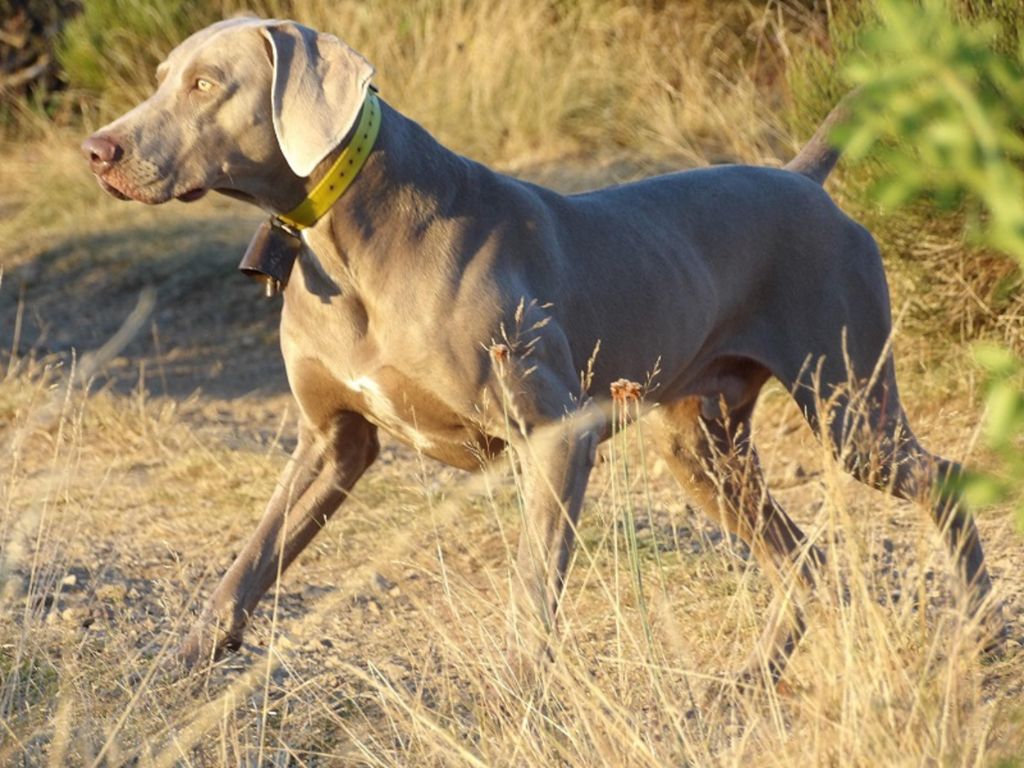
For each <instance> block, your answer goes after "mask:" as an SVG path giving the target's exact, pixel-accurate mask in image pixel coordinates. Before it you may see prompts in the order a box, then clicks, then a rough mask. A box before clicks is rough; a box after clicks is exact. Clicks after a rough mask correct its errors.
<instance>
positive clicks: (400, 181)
mask: <svg viewBox="0 0 1024 768" xmlns="http://www.w3.org/2000/svg"><path fill="white" fill-rule="evenodd" d="M373 73H374V70H373V67H372V66H371V65H370V64H369V63H368V62H367V61H366V60H365V59H364V58H363V57H362V56H360V55H359V54H358V53H356V51H354V50H352V49H351V48H350V47H348V46H347V45H345V43H343V42H342V41H341V40H339V39H337V38H336V37H333V36H330V35H326V34H320V33H317V32H316V31H314V30H312V29H309V28H307V27H304V26H301V25H299V24H296V23H294V22H290V21H273V20H269V21H268V20H259V19H251V18H250V19H234V20H230V21H224V22H221V23H218V24H214V25H213V26H211V27H209V28H207V29H204V30H202V31H200V32H198V33H196V34H194V35H193V36H192V37H190V38H189V39H187V40H186V41H185V42H184V43H182V44H181V45H180V46H178V47H177V48H176V49H175V50H174V51H172V52H171V54H170V56H169V57H168V58H167V61H165V62H164V63H163V64H161V65H160V67H159V68H158V70H157V74H158V77H159V83H160V84H159V87H158V89H157V91H156V93H155V94H154V95H153V96H152V97H150V98H149V99H148V100H146V101H145V102H143V103H142V104H140V105H139V106H138V107H136V108H135V109H133V110H132V111H131V112H129V113H128V114H126V115H125V116H123V117H122V118H120V119H118V120H116V121H115V122H113V123H111V124H110V125H108V126H106V127H105V128H103V129H102V130H100V131H99V132H97V133H96V134H95V135H93V136H91V137H90V138H89V139H87V140H86V141H85V142H84V144H83V145H82V146H83V151H84V153H85V155H86V157H87V158H88V159H89V161H90V163H91V165H92V169H93V172H94V173H95V174H96V176H97V178H98V179H99V182H100V184H101V185H102V186H103V188H104V189H105V190H107V191H108V192H110V193H111V194H113V195H115V196H117V197H120V198H124V199H129V198H130V199H133V200H138V201H141V202H144V203H151V204H156V203H163V202H166V201H168V200H171V199H181V200H194V199H197V198H198V197H200V196H202V195H203V194H204V193H205V192H206V191H208V190H211V189H212V190H216V191H218V192H221V193H223V194H227V195H230V196H232V197H236V198H240V199H242V200H246V201H248V202H251V203H253V204H255V205H258V206H260V207H261V208H263V209H264V210H266V211H268V212H270V213H271V214H273V215H274V216H275V219H274V224H273V226H272V227H269V228H268V229H267V232H265V233H264V234H265V235H266V238H267V239H268V242H269V244H268V243H263V244H257V247H256V253H255V255H254V258H253V262H252V264H251V265H250V267H251V268H252V270H253V271H256V272H263V273H265V274H266V276H267V280H268V285H269V286H270V287H271V289H277V288H280V289H281V290H283V294H284V305H283V309H282V314H281V349H282V352H283V354H284V360H285V364H286V367H287V371H288V380H289V382H290V384H291V389H292V392H293V393H294V395H295V398H296V400H297V401H298V404H299V407H300V409H301V414H302V415H301V426H300V434H299V440H298V446H297V448H296V449H295V453H294V455H293V456H292V458H291V460H290V461H289V463H288V466H287V467H286V469H285V470H284V474H283V475H282V477H281V479H280V482H279V484H278V486H277V490H276V491H275V493H274V495H273V497H272V498H271V500H270V503H269V505H268V507H267V510H266V513H265V515H264V517H263V519H262V521H261V522H260V524H259V526H258V528H257V529H256V532H255V533H254V534H253V536H252V538H251V539H250V540H249V542H248V543H247V544H246V546H245V548H244V549H243V550H242V552H241V553H240V554H239V555H238V558H237V559H236V560H235V562H234V563H233V565H232V566H231V568H230V569H229V570H228V572H227V574H226V575H225V576H224V578H223V580H222V581H221V582H220V584H219V585H218V586H217V588H216V590H215V591H214V592H213V594H212V596H211V597H210V600H209V602H208V603H207V605H206V607H205V609H204V611H203V613H202V615H201V617H200V619H199V620H198V621H197V623H196V625H195V627H194V628H193V629H192V631H191V632H190V634H189V636H188V638H187V639H186V640H185V642H184V645H183V646H182V650H181V655H182V658H183V660H184V661H185V662H186V663H187V664H190V665H191V664H194V663H195V662H197V661H199V660H203V659H211V658H214V657H215V656H216V655H217V654H218V653H219V652H220V651H221V650H222V649H223V648H225V647H232V646H236V645H237V644H238V642H239V641H240V638H241V636H242V633H243V630H244V627H245V624H246V620H247V617H248V616H249V615H250V613H251V612H252V611H253V609H254V608H255V606H256V604H257V603H258V601H259V600H260V598H261V597H262V596H263V594H264V593H265V592H266V591H267V589H268V588H269V587H270V586H271V585H272V584H273V583H274V581H275V579H276V578H277V577H278V574H279V572H280V571H282V570H283V569H285V568H287V567H288V565H289V564H290V563H291V562H292V561H293V560H294V559H295V557H296V556H297V555H298V554H299V552H301V551H302V549H303V547H305V546H306V545H307V544H308V543H309V541H310V540H311V539H312V538H313V536H315V535H316V533H317V531H319V530H320V529H321V528H322V527H323V526H324V524H325V523H326V521H327V519H328V518H329V517H330V516H331V515H332V514H334V512H335V510H336V509H337V508H338V506H339V505H340V504H341V503H342V502H343V501H344V500H345V499H346V497H347V495H348V493H349V491H350V490H351V489H352V487H353V486H354V485H355V483H356V481H357V480H358V479H359V478H360V476H361V475H362V474H363V472H364V471H365V470H366V469H367V468H368V467H369V466H370V465H371V464H372V463H373V461H374V459H375V457H376V456H377V452H378V442H377V430H378V428H382V429H384V430H386V431H387V432H389V433H391V434H392V435H394V436H395V437H396V438H398V439H399V440H402V441H403V442H405V443H407V444H409V445H411V446H413V447H415V448H416V450H418V451H422V452H423V453H425V454H427V455H429V456H433V457H435V458H437V459H439V460H441V461H443V462H446V463H448V464H451V465H453V466H456V467H461V468H464V469H474V468H477V467H479V466H480V464H481V462H483V461H486V460H487V459H488V458H490V457H492V456H494V455H496V454H498V453H499V452H501V451H502V450H503V449H504V448H505V446H506V445H507V446H510V447H511V449H512V450H513V451H514V452H515V455H516V456H517V458H518V460H519V461H520V462H521V464H522V467H523V473H524V477H525V485H526V501H525V505H526V514H525V518H524V523H523V531H522V533H521V536H520V544H519V553H518V558H517V567H516V574H517V579H515V584H514V587H513V590H512V596H511V603H512V606H511V612H510V616H511V621H512V624H513V627H514V629H515V631H516V632H517V633H518V635H519V638H520V640H519V642H518V643H517V645H518V646H519V647H520V648H522V647H523V644H525V648H523V650H524V653H523V654H522V655H523V657H524V658H525V659H527V660H532V662H535V661H538V660H540V659H541V658H543V657H544V655H545V654H546V653H547V646H546V642H547V632H548V630H549V629H550V627H551V626H552V624H553V621H554V616H555V611H556V607H557V604H558V600H559V596H560V592H561V589H562V583H563V579H564V575H565V570H566V567H567V564H568V562H569V557H570V554H571V549H572V544H573V537H574V532H575V528H576V522H577V518H578V515H579V511H580V506H581V503H582V499H583V495H584V490H585V488H586V485H587V478H588V476H589V473H590V470H591V467H592V465H593V462H594V457H595V450H596V448H597V445H598V443H600V442H601V441H602V440H603V439H605V438H606V437H607V436H608V435H609V414H608V409H607V408H606V407H604V406H602V404H601V402H604V403H605V404H606V403H607V393H609V391H610V390H612V389H614V391H615V393H617V394H618V396H619V397H621V398H630V397H635V396H636V395H637V390H638V389H639V388H638V387H636V386H633V385H630V384H628V382H649V386H647V387H646V391H645V393H644V394H645V399H646V405H647V406H648V407H649V408H650V411H651V413H650V417H651V419H652V421H654V422H656V424H657V426H658V429H657V432H658V433H659V436H660V444H659V451H660V455H661V456H663V457H664V459H665V460H666V462H667V463H668V465H669V466H670V467H671V469H672V471H673V473H674V474H675V476H676V477H677V478H678V480H679V481H680V482H681V483H682V484H683V485H684V486H685V487H686V489H687V491H688V492H689V493H690V494H691V495H692V496H693V497H694V498H695V499H696V500H697V501H699V502H700V503H701V504H702V505H703V508H704V509H705V511H707V512H708V513H710V514H712V515H713V516H714V517H715V519H717V520H718V521H719V522H720V523H721V524H722V525H723V527H725V528H726V529H728V530H729V531H731V532H734V533H736V534H738V535H739V536H741V537H742V538H743V539H744V540H746V541H747V542H748V543H749V544H750V546H751V548H752V550H753V552H754V554H755V556H756V557H757V560H758V562H759V563H760V564H761V566H762V567H763V568H764V569H765V570H766V572H767V573H768V574H769V576H770V577H771V579H772V581H773V583H774V584H775V585H776V588H777V594H778V595H779V596H780V597H779V598H778V602H779V605H780V608H779V614H780V618H779V619H778V620H776V621H772V622H770V624H769V627H768V628H767V629H766V631H765V634H764V637H763V638H762V642H761V644H760V647H759V648H757V649H756V651H755V653H753V654H752V658H751V661H750V662H749V666H748V668H747V669H746V670H745V671H744V675H745V676H746V678H747V679H749V678H751V677H752V676H755V675H760V674H761V673H762V672H764V671H767V672H768V673H770V675H771V676H777V675H778V674H779V673H780V672H781V670H782V669H783V667H784V665H785V662H786V659H787V658H788V656H789V654H790V652H791V651H792V649H793V647H794V645H795V644H796V642H797V641H798V640H799V637H800V635H801V633H802V632H803V629H804V619H803V612H802V609H801V603H802V602H803V601H804V595H805V593H809V592H810V591H811V590H812V589H813V587H814V584H815V581H816V573H817V572H818V571H819V570H820V565H821V563H822V562H823V558H822V555H821V553H820V552H819V551H818V549H817V548H816V547H815V546H814V544H813V543H812V542H810V541H809V540H808V539H807V538H806V537H805V535H804V534H803V532H802V531H801V530H800V529H799V528H798V527H797V525H796V524H795V523H794V522H793V521H792V520H790V518H789V517H788V516H787V515H786V513H785V512H784V511H783V509H782V508H781V507H780V506H779V505H778V504H777V503H776V502H775V500H774V499H773V498H772V497H771V495H770V494H769V492H768V490H767V488H766V486H765V483H764V479H763V477H762V476H761V473H760V471H759V470H758V463H757V457H756V454H755V451H754V448H753V446H752V444H751V441H750V418H751V412H752V410H753V408H754V403H755V401H756V400H757V396H758V392H759V391H760V389H761V387H762V385H764V383H765V382H766V381H767V380H768V379H769V378H770V377H772V376H774V377H776V378H777V379H778V380H779V381H780V382H781V383H782V385H783V386H784V387H786V389H788V390H789V391H790V392H792V394H793V396H794V397H795V398H796V401H797V403H798V404H799V406H800V409H801V411H802V412H803V413H804V415H805V416H806V417H807V419H808V421H809V422H810V423H811V425H812V427H813V428H814V429H815V430H816V431H817V432H818V433H819V434H821V435H823V439H824V440H826V441H827V442H828V443H829V444H830V446H831V447H832V449H833V450H834V452H835V455H836V456H837V458H839V460H840V461H841V462H842V463H843V466H845V467H846V468H847V469H848V470H849V472H850V473H852V474H853V475H854V477H856V478H857V479H859V480H861V481H862V482H864V483H867V484H869V485H871V486H874V487H876V488H879V489H883V490H886V491H888V492H890V493H894V494H896V495H898V496H900V497H902V498H910V499H915V500H918V501H920V502H922V503H924V504H927V505H928V506H929V507H930V508H931V510H932V511H933V515H934V519H935V522H936V523H937V524H938V526H939V527H940V529H942V531H943V532H944V535H945V536H946V538H947V542H948V546H949V549H950V551H951V552H952V554H953V557H954V559H955V562H956V565H957V569H958V572H959V575H960V576H961V578H962V580H963V583H964V585H965V587H966V591H967V594H968V606H969V609H970V610H971V611H972V612H975V613H977V612H978V611H980V610H982V609H983V608H984V607H986V606H987V605H988V602H989V601H986V600H985V599H984V598H985V597H986V595H987V594H988V593H989V590H990V581H989V576H988V572H987V570H986V567H985V563H984V556H983V554H982V549H981V544H980V542H979V540H978V534H977V530H976V528H975V525H974V522H973V521H972V519H971V517H970V515H969V514H968V513H967V512H966V511H965V510H964V509H963V507H962V506H961V505H960V504H959V503H958V501H957V499H956V495H955V491H954V490H952V489H953V486H954V485H955V483H952V482H950V481H951V480H955V479H956V477H957V475H958V474H959V471H960V470H959V467H957V466H956V465H955V464H953V463H952V462H949V461H946V460H944V459H942V458H939V457H937V456H934V455H932V454H929V453H928V452H927V451H925V449H924V448H922V447H921V446H920V445H919V444H918V442H917V441H916V440H915V438H914V436H913V434H912V433H911V431H910V428H909V427H908V425H907V419H906V416H905V414H904V412H903V409H902V407H901V406H900V401H899V397H898V395H897V388H896V380H895V376H894V371H893V361H892V358H891V355H890V351H889V347H888V343H889V336H890V332H891V318H890V309H889V294H888V288H887V285H886V280H885V275H884V273H883V271H882V263H881V260H880V258H879V253H878V249H877V247H876V245H875V242H874V240H873V239H872V237H871V235H870V234H869V233H868V232H867V231H866V230H865V229H864V228H863V227H861V226H860V225H858V224H857V223H856V222H854V221H852V220H850V219H849V218H848V217H847V216H846V215H844V214H843V212H842V211H840V210H839V209H838V208H837V207H836V205H835V204H834V203H833V202H832V200H831V199H830V198H829V196H828V195H827V194H826V193H825V192H824V191H823V189H822V187H821V184H822V182H823V181H824V179H825V177H826V176H827V175H828V173H829V171H830V170H831V168H832V166H833V165H834V163H835V161H836V158H837V155H836V153H835V152H834V151H833V150H832V149H830V148H829V147H828V145H827V143H826V140H825V131H824V130H819V132H818V134H816V136H815V138H813V139H812V140H811V142H810V143H809V144H808V146H807V147H806V148H805V149H804V150H803V151H802V152H801V153H800V154H799V155H798V156H797V158H796V159H794V161H793V162H791V163H790V164H789V165H788V166H787V167H786V168H785V169H770V168H755V167H744V166H724V167H716V168H706V169H699V170H692V171H687V172H685V173H675V174H670V175H666V176H660V177H657V178H652V179H647V180H644V181H640V182H637V183H633V184H625V185H622V186H617V187H612V188H609V189H603V190H600V191H597V192H590V193H586V194H580V195H573V196H568V197H567V196H563V195H559V194H556V193H555V192H552V191H550V190H547V189H544V188H541V187H538V186H535V185H532V184H528V183H525V182H522V181H518V180H516V179H512V178H509V177H507V176H503V175H501V174H498V173H495V172H493V171H491V170H489V169H487V168H485V167H483V166H482V165H479V164H478V163H475V162H473V161H471V160H468V159H466V158H464V157H460V156H459V155H457V154H455V153H453V152H451V151H449V150H447V149H445V148H444V147H442V146H441V145H439V144H438V143H437V142H436V141H434V139H433V138H431V136H430V135H429V134H428V133H427V132H426V131H424V130H423V129H422V128H421V127H420V126H419V125H417V124H416V123H414V122H413V121H411V120H409V119H408V118H406V117H403V116H402V115H401V114H399V113H398V112H397V111H395V110H394V109H393V108H391V107H390V106H389V105H388V104H386V103H384V102H382V101H381V100H380V99H379V98H378V97H377V96H376V94H375V92H374V91H373V89H372V88H371V87H370V79H371V77H372V75H373ZM300 237H301V240H300V239H299V238H300ZM293 260H297V264H298V268H297V269H295V270H294V271H292V270H290V266H291V262H292V261H293ZM595 350H598V351H595ZM583 372H587V375H585V376H582V374H583ZM581 376H582V379H583V381H581ZM619 380H624V382H620V381H619ZM616 384H617V386H614V385H616ZM588 393H593V394H594V397H590V396H588ZM598 395H603V396H604V397H600V398H599V397H597V396H598ZM793 574H796V582H797V583H798V584H799V585H800V587H801V589H799V590H797V594H796V595H792V594H785V593H786V592H788V591H790V590H788V589H787V588H786V584H787V579H789V578H790V577H791V576H792V575H793ZM997 614H998V611H993V612H992V615H994V616H996V622H997V623H1001V617H999V616H998V615H997ZM995 634H996V635H998V634H999V631H998V629H997V630H996V632H995Z"/></svg>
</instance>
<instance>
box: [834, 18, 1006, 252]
mask: <svg viewBox="0 0 1024 768" xmlns="http://www.w3.org/2000/svg"><path fill="white" fill-rule="evenodd" d="M876 7H877V12H878V21H877V23H876V24H873V25H872V26H870V27H869V28H867V29H866V30H865V31H864V33H863V35H862V36H861V40H860V47H861V52H860V53H859V54H857V55H854V56H853V57H852V59H851V60H850V61H849V62H848V64H847V66H846V74H847V76H848V78H849V79H850V81H851V82H853V83H854V84H856V85H859V86H860V88H861V90H860V92H859V93H858V94H857V97H856V103H855V105H854V120H853V121H852V122H851V123H850V124H849V126H848V127H847V128H846V130H845V135H840V136H839V138H840V139H841V140H842V141H843V142H844V144H845V146H846V151H847V153H848V154H849V155H850V156H851V157H853V158H861V157H864V156H865V155H866V154H867V153H868V152H869V151H872V152H874V153H876V156H877V157H878V158H879V159H881V160H882V161H883V163H884V165H885V166H886V167H887V168H888V169H889V170H890V173H889V174H888V175H887V176H886V178H885V179H884V180H882V181H880V182H879V184H878V185H877V187H876V190H875V192H876V195H877V199H878V200H879V202H881V203H882V204H883V205H887V206H898V205H902V204H905V203H908V202H911V201H913V200H915V199H917V198H920V197H927V198H930V199H931V200H933V201H934V202H936V203H938V204H939V205H942V206H944V207H947V208H952V207H958V206H960V205H962V204H966V205H967V206H968V207H969V208H971V209H972V210H971V213H972V217H971V221H972V224H973V227H972V232H973V234H974V235H975V236H977V237H979V238H980V239H982V240H984V241H985V242H986V243H987V244H989V245H991V246H993V247H995V248H998V249H999V250H1001V251H1003V252H1004V253H1007V254H1009V255H1010V256H1012V257H1014V258H1015V259H1016V260H1017V261H1018V263H1020V264H1024V169H1022V167H1021V163H1020V161H1021V160H1024V138H1022V136H1021V134H1020V126H1021V119H1022V115H1024V48H1021V47H1018V50H1017V51H1015V53H1014V54H1013V55H1006V54H1003V53H1000V52H999V51H998V50H997V49H996V47H995V44H996V40H997V38H998V36H999V33H1000V27H999V25H998V24H996V23H995V22H994V21H991V20H987V21H981V22H976V23H972V22H970V21H969V20H967V19H964V18H957V17H956V16H955V15H954V11H953V9H952V8H951V7H950V3H948V2H946V0H922V2H920V3H915V2H906V0H902V1H900V0H879V2H878V3H877V6H876Z"/></svg>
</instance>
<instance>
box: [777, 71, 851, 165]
mask: <svg viewBox="0 0 1024 768" xmlns="http://www.w3.org/2000/svg"><path fill="white" fill-rule="evenodd" d="M857 90H858V89H854V90H852V91H850V92H849V93H848V94H846V95H845V96H844V97H843V98H842V99H840V100H839V103H838V104H836V105H835V106H834V107H833V108H832V111H831V112H829V113H828V115H827V116H826V117H825V119H824V120H823V121H822V123H821V125H819V126H818V130H816V131H815V132H814V135H813V136H811V139H810V141H808V142H807V143H806V144H805V145H804V147H803V149H801V150H800V152H799V153H797V156H796V157H794V158H793V159H792V160H790V161H789V162H788V163H786V164H785V165H784V166H783V167H784V168H785V169H786V170H787V171H792V172H793V173H799V174H800V175H801V176H806V177H807V178H809V179H811V180H812V181H816V182H817V183H818V184H824V183H825V179H827V178H828V175H829V174H830V173H831V172H832V169H833V168H835V166H836V162H837V161H838V160H839V155H840V154H841V152H840V150H839V148H838V147H836V145H835V144H834V143H833V142H832V141H831V140H830V139H829V134H830V133H831V132H832V129H833V128H835V126H836V125H838V124H839V123H841V122H843V121H844V120H846V118H847V117H849V116H850V102H851V101H852V99H853V97H854V96H855V95H856V93H857Z"/></svg>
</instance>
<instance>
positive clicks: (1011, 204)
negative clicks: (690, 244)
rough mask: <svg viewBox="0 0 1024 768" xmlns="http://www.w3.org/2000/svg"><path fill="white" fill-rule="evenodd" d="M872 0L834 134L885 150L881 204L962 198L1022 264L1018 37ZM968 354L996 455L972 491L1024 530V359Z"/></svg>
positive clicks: (979, 351)
mask: <svg viewBox="0 0 1024 768" xmlns="http://www.w3.org/2000/svg"><path fill="white" fill-rule="evenodd" d="M874 5H875V11H876V13H877V20H876V21H875V22H874V23H872V24H871V25H870V26H868V27H867V28H866V29H865V30H864V31H863V33H862V35H861V37H860V40H859V46H858V50H857V52H856V53H854V54H852V55H851V56H850V57H849V59H848V61H847V64H846V67H845V74H846V76H847V77H848V79H849V80H850V81H851V82H852V83H854V84H855V85H857V86H859V90H858V92H857V93H856V95H855V97H854V99H853V102H852V104H851V111H852V119H851V120H850V121H849V122H848V123H847V125H845V126H843V127H842V128H841V129H840V130H838V131H837V133H836V139H837V140H838V141H840V142H841V143H842V144H843V145H844V147H845V150H846V152H847V153H848V154H849V155H850V156H852V157H853V158H863V157H865V156H867V155H868V154H869V153H871V154H872V155H873V156H874V157H877V158H878V159H880V160H881V161H882V165H883V167H885V168H886V169H887V171H888V172H887V173H886V174H885V175H884V177H883V178H882V179H880V180H879V182H878V183H877V184H876V185H875V189H874V194H875V196H876V199H877V200H878V201H879V202H880V203H881V204H883V205H885V206H889V207H895V206H900V205H904V204H907V203H910V202H913V201H915V200H920V199H928V200H930V201H932V202H934V203H936V204H937V205H939V206H942V207H945V208H959V207H961V206H962V207H964V208H965V209H966V210H967V212H968V221H969V223H970V233H971V235H972V237H974V238H975V239H976V240H977V241H979V242H980V243H983V244H985V245H988V246H990V247H992V248H995V249H997V250H999V251H1001V252H1003V253H1005V254H1007V255H1008V256H1009V257H1010V258H1012V259H1013V260H1015V261H1016V263H1017V264H1018V266H1019V267H1024V168H1022V165H1024V138H1022V136H1021V126H1022V120H1024V44H1022V43H1018V42H1016V41H1015V44H1014V47H1013V49H1009V50H1008V49H1006V46H1005V45H1004V46H1003V50H1000V48H999V44H1000V41H1001V39H1000V32H1001V29H1000V26H999V25H998V24H996V23H995V22H993V21H984V20H982V21H975V20H972V18H973V17H972V16H971V14H969V13H963V8H962V6H960V5H958V4H957V3H954V2H952V0H921V1H920V2H908V1H907V0H877V2H876V3H875V4H874ZM958 10H959V11H960V12H959V13H958ZM1017 286H1019V282H1016V283H1014V285H1013V286H1012V287H1011V288H1010V290H1013V289H1014V288H1016V287H1017ZM975 354H976V359H977V361H978V363H979V364H980V365H981V366H982V367H983V368H984V370H985V372H986V374H987V381H988V384H987V414H986V421H985V437H986V440H987V442H988V444H989V446H990V448H991V449H992V450H993V451H994V453H995V454H996V455H997V456H998V457H999V459H1000V461H1001V464H1002V466H1001V468H1000V470H999V471H998V472H997V473H995V474H993V475H973V476H972V477H971V478H970V479H969V480H968V482H967V486H966V488H965V491H966V495H967V500H968V502H969V503H974V504H989V503H994V502H997V501H1007V500H1009V501H1012V503H1013V504H1014V505H1015V507H1016V509H1017V514H1018V522H1019V524H1020V525H1021V527H1022V529H1024V392H1022V381H1024V374H1022V372H1024V363H1022V361H1021V359H1020V358H1019V356H1018V354H1016V353H1014V352H1012V351H1010V350H1007V349H1003V348H1000V347H997V346H992V345H986V346H979V347H977V348H976V352H975Z"/></svg>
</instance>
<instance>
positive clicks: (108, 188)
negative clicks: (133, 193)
mask: <svg viewBox="0 0 1024 768" xmlns="http://www.w3.org/2000/svg"><path fill="white" fill-rule="evenodd" d="M96 181H97V182H99V185H100V186H101V187H102V188H103V191H104V192H106V193H107V194H108V195H111V196H113V197H116V198H117V199H118V200H131V199H132V198H131V197H130V196H129V195H126V194H125V193H124V192H122V191H121V190H120V189H118V188H117V187H115V186H114V185H113V184H111V183H110V182H109V181H107V180H106V179H104V178H103V177H102V176H99V175H97V176H96Z"/></svg>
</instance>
